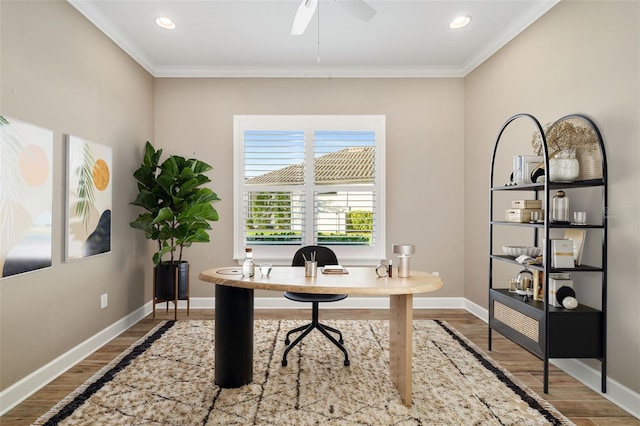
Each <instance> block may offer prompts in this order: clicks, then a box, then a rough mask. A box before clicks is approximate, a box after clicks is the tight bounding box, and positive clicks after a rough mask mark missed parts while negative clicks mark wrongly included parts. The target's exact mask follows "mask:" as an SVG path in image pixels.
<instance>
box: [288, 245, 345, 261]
mask: <svg viewBox="0 0 640 426" xmlns="http://www.w3.org/2000/svg"><path fill="white" fill-rule="evenodd" d="M313 252H315V253H316V261H317V262H318V266H325V265H337V264H338V257H337V256H336V254H335V253H334V252H333V250H331V249H330V248H329V247H325V246H304V247H302V248H300V249H298V251H297V252H296V254H294V255H293V260H292V261H291V266H304V257H303V256H302V255H303V254H304V255H305V256H306V257H307V260H311V253H313Z"/></svg>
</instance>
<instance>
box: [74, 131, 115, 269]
mask: <svg viewBox="0 0 640 426" xmlns="http://www.w3.org/2000/svg"><path fill="white" fill-rule="evenodd" d="M66 139H67V203H66V209H67V215H66V226H67V232H66V240H67V241H66V250H65V254H66V260H67V261H72V260H78V259H84V258H86V257H90V256H95V255H98V254H102V253H108V252H110V251H111V208H112V198H111V193H112V191H111V187H112V179H111V178H112V174H111V173H112V170H113V165H112V151H111V148H110V147H108V146H106V145H101V144H98V143H95V142H89V141H86V140H84V139H80V138H78V137H75V136H71V135H67V137H66Z"/></svg>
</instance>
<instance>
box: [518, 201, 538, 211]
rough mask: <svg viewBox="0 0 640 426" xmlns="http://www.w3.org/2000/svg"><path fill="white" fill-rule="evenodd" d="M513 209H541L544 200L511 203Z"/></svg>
mask: <svg viewBox="0 0 640 426" xmlns="http://www.w3.org/2000/svg"><path fill="white" fill-rule="evenodd" d="M511 207H512V208H514V209H541V208H542V200H514V201H511Z"/></svg>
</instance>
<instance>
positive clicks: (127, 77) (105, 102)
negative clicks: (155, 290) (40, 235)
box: [0, 0, 153, 390]
mask: <svg viewBox="0 0 640 426" xmlns="http://www.w3.org/2000/svg"><path fill="white" fill-rule="evenodd" d="M0 13H1V33H0V37H1V39H0V40H1V43H2V44H1V49H0V50H1V61H2V62H1V69H0V112H1V113H2V114H4V115H7V116H10V117H13V118H16V119H20V120H23V121H26V122H29V123H32V124H35V125H38V126H42V127H45V128H48V129H51V130H53V132H54V150H53V155H54V158H53V163H54V167H53V178H54V201H53V223H54V226H53V251H52V255H53V267H52V268H49V269H46V270H40V271H36V272H32V273H28V274H23V275H19V276H14V277H9V278H5V279H3V280H2V281H0V340H1V342H2V343H1V345H0V360H1V362H0V389H3V390H4V389H6V388H7V387H8V386H10V385H11V384H12V383H14V382H16V381H17V380H19V379H21V378H23V377H24V376H26V375H28V374H30V373H31V372H33V371H35V370H36V369H38V368H39V367H41V366H43V365H45V364H46V363H48V362H50V361H51V360H53V359H55V358H56V357H58V356H60V355H61V354H63V353H65V352H66V351H68V350H69V349H71V348H72V347H74V346H76V345H78V344H80V343H82V342H83V341H85V340H86V339H88V338H89V337H91V336H93V335H94V334H96V333H98V332H99V331H101V330H103V329H104V328H106V327H108V326H109V325H111V324H113V323H114V322H116V321H118V320H119V319H121V318H123V317H125V316H126V315H127V314H129V313H131V312H132V311H134V310H135V309H137V308H139V307H140V306H142V305H143V304H144V303H145V302H146V301H148V300H149V299H150V297H151V291H150V290H149V289H147V288H146V287H148V286H145V285H144V283H143V274H144V271H145V270H146V269H147V267H148V263H147V262H145V260H146V259H142V258H140V256H138V255H137V252H138V251H139V250H140V249H144V248H145V247H146V246H145V244H144V242H142V241H139V240H137V239H134V238H132V237H131V230H130V228H129V224H128V222H129V221H130V220H131V219H132V217H134V209H133V208H132V207H131V206H129V205H128V202H129V201H131V200H132V199H134V198H135V186H134V185H133V182H132V178H131V174H132V172H133V170H134V169H135V167H136V166H137V163H138V159H139V158H140V153H141V149H142V146H143V145H142V144H143V143H144V141H145V140H147V139H152V138H153V78H152V77H151V76H150V75H149V74H148V73H147V72H146V71H144V69H143V68H141V67H140V66H139V65H138V64H136V63H135V62H134V61H133V60H132V59H131V58H130V57H129V56H128V55H126V54H125V53H124V52H123V51H122V50H120V49H119V48H118V47H117V46H116V45H115V44H114V43H113V42H112V41H111V40H109V39H108V38H107V37H106V36H105V35H104V34H102V33H101V32H100V31H99V30H98V29H97V28H96V27H94V26H93V25H92V24H91V23H89V22H88V21H87V20H86V19H85V18H84V17H82V15H80V14H79V13H78V12H77V11H76V10H75V9H74V8H73V7H72V6H70V5H69V4H68V3H67V2H66V1H43V2H34V1H20V2H13V1H6V0H2V1H0ZM65 133H69V134H73V135H75V136H78V137H82V138H85V139H87V140H90V141H94V142H98V143H101V144H104V145H108V146H111V147H112V148H113V165H114V166H113V173H112V178H113V218H112V237H111V238H112V251H111V253H109V254H104V255H100V256H95V257H93V258H90V259H85V260H81V261H76V262H73V263H65V262H64V217H65V213H64V212H65V207H64V202H65V193H64V185H65V177H64V176H65V175H64V173H65V169H64V164H65V149H64V143H63V142H64V139H63V134H65ZM103 293H108V294H109V307H108V308H107V309H104V310H100V295H101V294H103Z"/></svg>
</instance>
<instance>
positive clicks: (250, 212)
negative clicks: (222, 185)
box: [234, 115, 385, 264]
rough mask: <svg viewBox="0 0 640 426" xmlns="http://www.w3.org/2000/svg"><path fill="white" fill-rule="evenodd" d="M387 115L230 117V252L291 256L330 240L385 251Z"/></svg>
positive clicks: (353, 257) (366, 257) (356, 257)
mask: <svg viewBox="0 0 640 426" xmlns="http://www.w3.org/2000/svg"><path fill="white" fill-rule="evenodd" d="M384 152H385V117H384V116H377V115H376V116H303V115H296V116H254V115H238V116H234V162H235V163H234V170H235V171H234V174H235V178H234V211H235V212H239V213H238V214H235V215H234V257H235V258H236V259H241V258H243V257H244V248H245V247H246V246H250V247H252V248H253V250H254V257H255V258H256V259H258V260H259V261H260V260H270V261H273V262H274V263H275V262H279V263H286V262H288V261H290V259H291V257H292V256H293V253H294V252H295V250H297V248H298V247H300V246H304V245H309V244H318V245H328V246H331V248H332V249H333V250H334V251H335V252H336V254H337V255H338V258H339V259H340V260H341V262H342V261H344V262H345V263H347V262H348V263H352V264H353V263H359V262H362V263H368V264H370V263H372V261H373V262H377V261H378V260H380V258H382V257H384V256H385V238H384V235H385V228H384V222H385V221H384V188H385V185H384Z"/></svg>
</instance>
